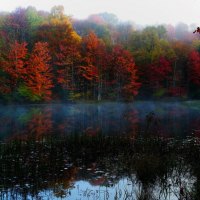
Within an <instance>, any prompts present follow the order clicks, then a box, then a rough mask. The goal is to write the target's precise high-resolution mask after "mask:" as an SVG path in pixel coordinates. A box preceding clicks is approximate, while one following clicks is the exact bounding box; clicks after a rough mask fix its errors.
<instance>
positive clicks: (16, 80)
mask: <svg viewBox="0 0 200 200" xmlns="http://www.w3.org/2000/svg"><path fill="white" fill-rule="evenodd" d="M26 46H27V44H26V43H25V42H23V43H19V42H17V41H15V42H14V43H11V44H9V46H8V47H5V46H4V47H3V48H2V51H1V60H0V71H1V77H0V82H1V86H0V89H1V93H12V94H13V95H14V96H15V93H16V92H17V89H18V87H19V85H20V83H21V82H23V81H24V78H25V75H26V68H25V64H26V57H27V48H26Z"/></svg>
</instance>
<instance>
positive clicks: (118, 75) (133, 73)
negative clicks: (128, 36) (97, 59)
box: [110, 46, 141, 98]
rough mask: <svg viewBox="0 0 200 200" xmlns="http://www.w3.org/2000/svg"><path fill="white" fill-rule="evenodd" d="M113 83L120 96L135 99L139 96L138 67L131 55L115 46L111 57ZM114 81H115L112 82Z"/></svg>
mask: <svg viewBox="0 0 200 200" xmlns="http://www.w3.org/2000/svg"><path fill="white" fill-rule="evenodd" d="M110 63H111V64H110V70H112V73H111V74H113V75H112V78H111V82H112V83H114V84H115V88H116V90H117V93H118V96H119V95H121V94H122V96H125V97H128V98H129V97H134V96H136V95H137V94H138V89H139V88H140V85H141V84H140V83H139V82H138V76H137V66H136V65H135V62H134V59H133V57H132V55H131V53H130V52H129V51H127V50H124V49H123V48H122V47H121V46H115V47H114V48H113V50H112V53H111V57H110ZM112 79H113V80H112Z"/></svg>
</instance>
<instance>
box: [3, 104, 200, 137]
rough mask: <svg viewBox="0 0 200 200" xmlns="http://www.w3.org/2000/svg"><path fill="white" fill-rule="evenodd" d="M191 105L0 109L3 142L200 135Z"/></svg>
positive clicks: (198, 111) (199, 118)
mask: <svg viewBox="0 0 200 200" xmlns="http://www.w3.org/2000/svg"><path fill="white" fill-rule="evenodd" d="M196 108H198V107H197V106H196V104H195V106H194V105H193V104H191V103H190V102H188V103H182V104H181V103H179V104H178V103H153V102H136V103H132V104H131V103H128V104H125V103H104V104H70V105H31V106H4V107H3V106H1V107H0V113H1V115H0V133H1V136H0V137H1V139H4V138H13V137H26V135H29V136H30V134H32V135H34V136H35V137H36V138H37V137H40V136H42V135H44V134H60V135H67V134H71V133H79V134H82V133H85V134H86V135H90V136H95V135H98V134H100V133H101V134H104V135H116V134H118V135H121V134H130V135H132V137H133V138H134V137H135V134H137V133H138V132H140V133H141V132H143V133H149V132H154V134H157V135H161V136H163V137H170V136H179V137H184V136H186V135H189V134H191V133H192V132H193V133H194V134H195V135H196V136H198V135H200V131H199V130H200V123H199V122H200V109H196Z"/></svg>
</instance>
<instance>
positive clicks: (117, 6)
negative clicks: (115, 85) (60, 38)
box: [0, 0, 200, 25]
mask: <svg viewBox="0 0 200 200" xmlns="http://www.w3.org/2000/svg"><path fill="white" fill-rule="evenodd" d="M29 5H31V6H34V7H36V8H37V9H38V10H45V11H50V10H51V8H52V7H53V6H54V5H63V6H64V7H65V13H66V14H67V15H71V16H73V17H75V18H79V19H84V18H87V17H88V16H89V15H90V14H96V13H101V12H109V13H113V14H116V15H117V16H118V18H119V19H120V20H122V21H127V20H128V21H129V20H130V21H133V22H135V23H137V24H142V25H153V24H162V23H167V24H168V23H171V24H177V23H179V22H184V23H187V24H188V25H189V24H192V23H195V24H198V25H200V10H199V9H200V0H0V11H13V10H15V9H16V8H17V7H27V6H29Z"/></svg>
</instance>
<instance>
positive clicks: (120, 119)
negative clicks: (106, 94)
mask: <svg viewBox="0 0 200 200" xmlns="http://www.w3.org/2000/svg"><path fill="white" fill-rule="evenodd" d="M0 113H1V115H0V199H70V200H78V199H87V200H90V199H91V200H94V199H138V200H139V199H155V200H156V199H174V200H176V199H177V200H178V199H198V197H199V196H200V181H199V180H200V139H199V137H200V102H198V101H186V102H150V101H148V102H145V101H144V102H139V101H136V102H134V103H112V102H106V103H99V104H95V103H74V104H51V105H48V104H46V105H40V104H38V105H7V106H3V105H1V106H0Z"/></svg>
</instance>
